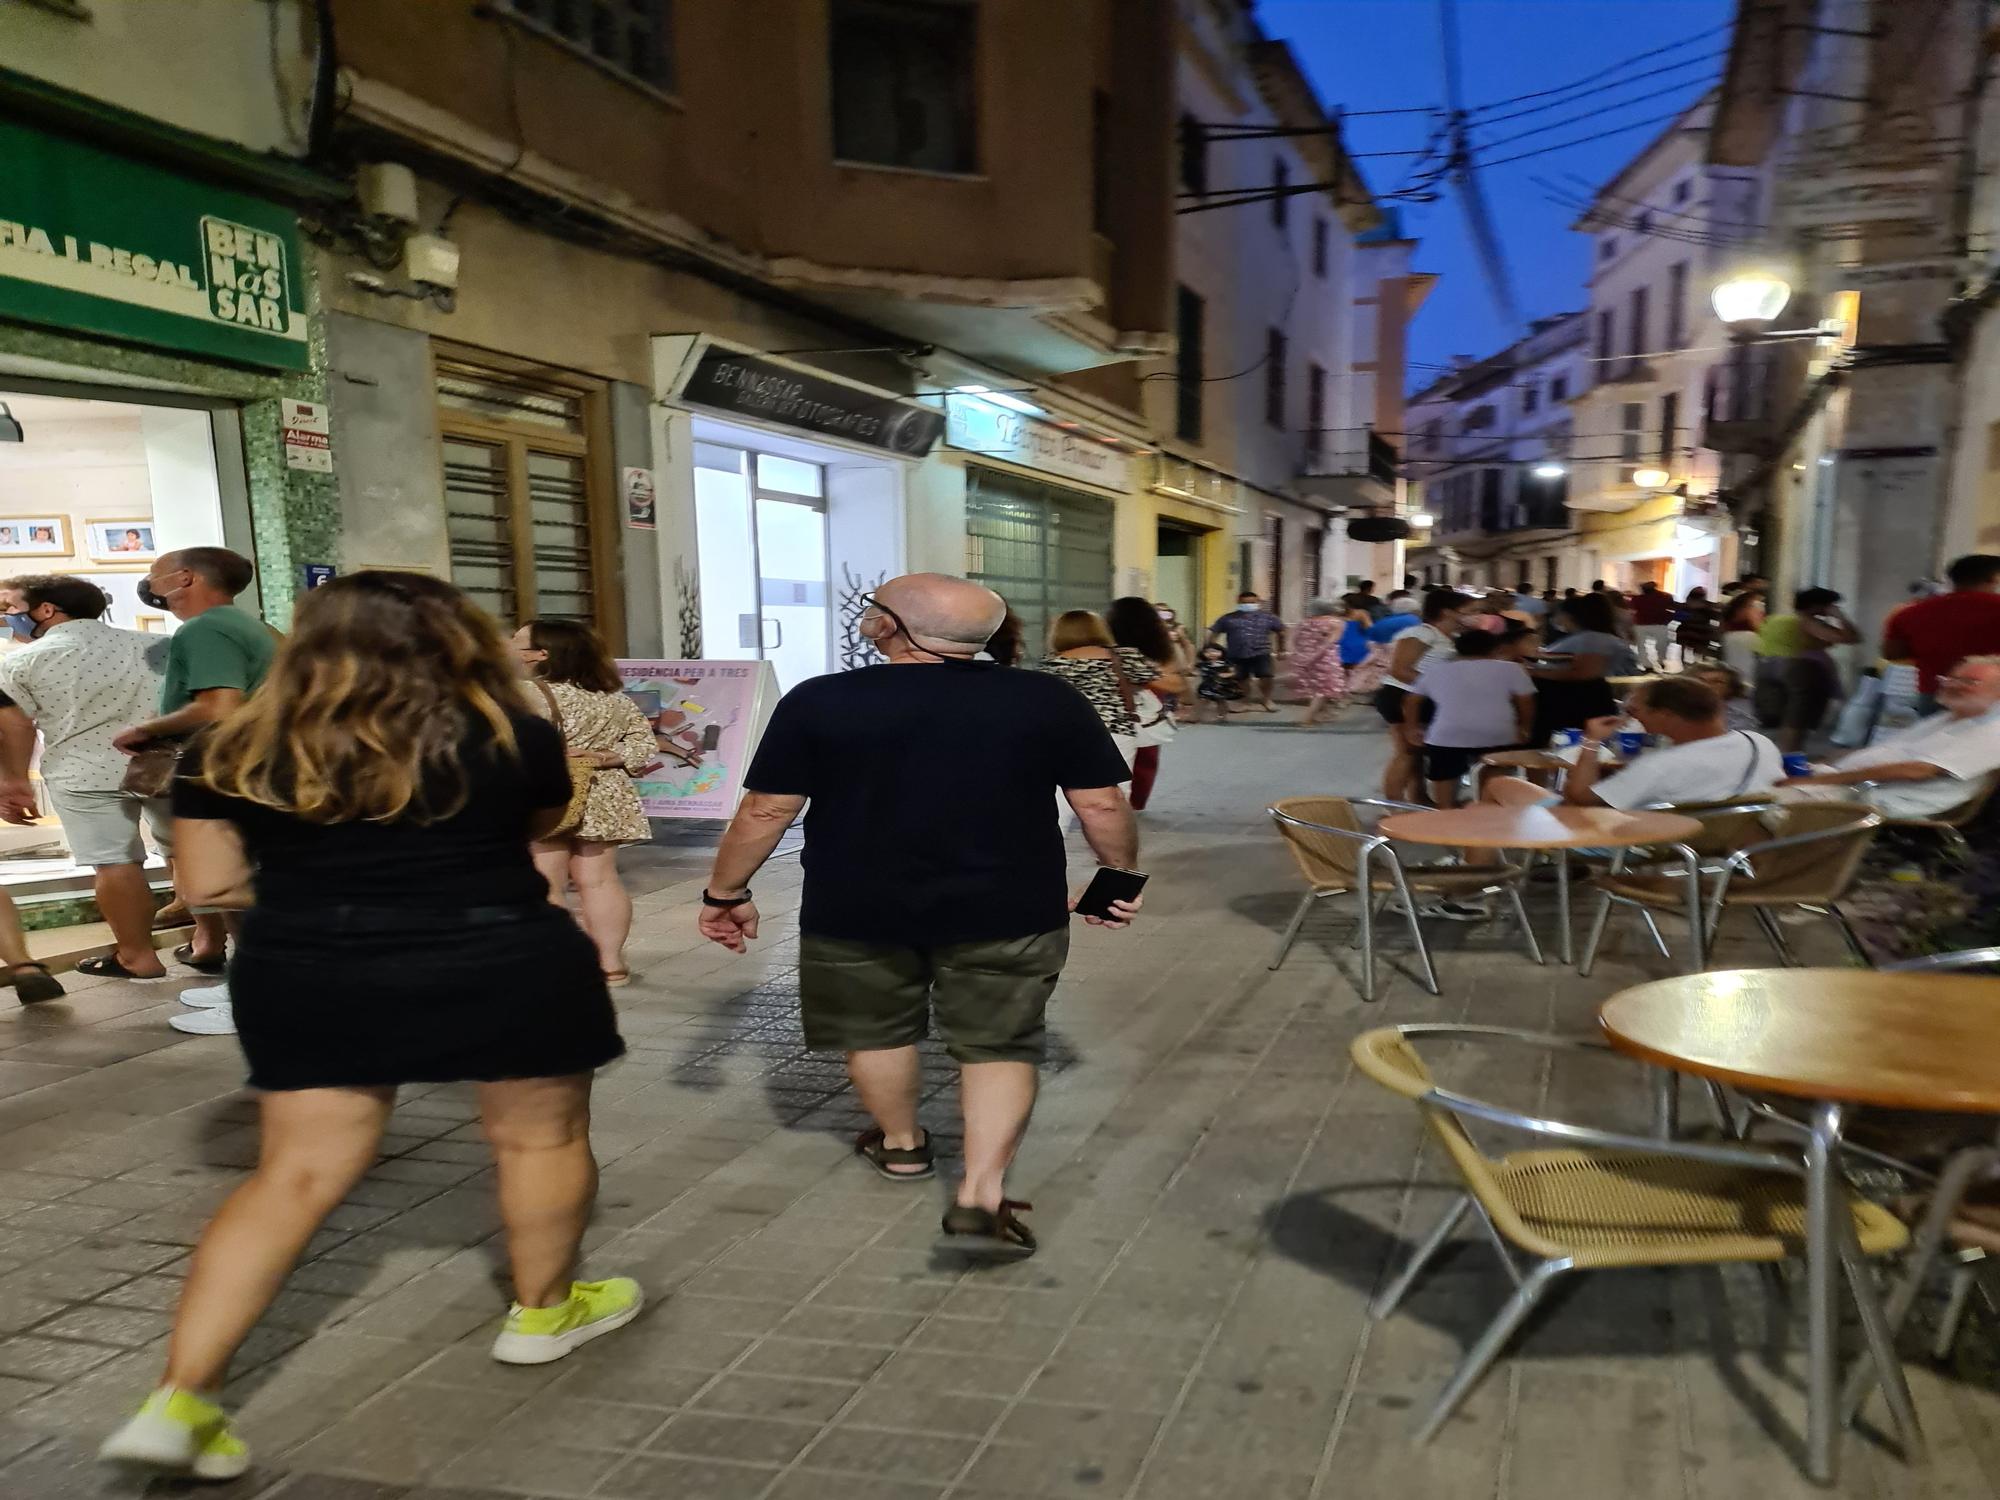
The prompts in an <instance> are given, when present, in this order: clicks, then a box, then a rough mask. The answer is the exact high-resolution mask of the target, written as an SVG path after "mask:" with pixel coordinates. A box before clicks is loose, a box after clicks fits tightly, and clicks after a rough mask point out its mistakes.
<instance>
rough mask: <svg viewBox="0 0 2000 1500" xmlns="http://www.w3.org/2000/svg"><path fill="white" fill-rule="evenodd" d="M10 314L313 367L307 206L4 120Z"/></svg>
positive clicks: (3, 291) (2, 181)
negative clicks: (305, 276) (303, 243)
mask: <svg viewBox="0 0 2000 1500" xmlns="http://www.w3.org/2000/svg"><path fill="white" fill-rule="evenodd" d="M0 317H6V318H18V319H20V320H22V321H23V322H28V323H46V324H53V325H54V326H56V327H58V328H73V329H80V330H83V331H85V332H89V333H100V334H107V335H109V336H110V337H112V338H118V339H129V340H131V341H132V342H134V343H143V344H157V345H162V346H164V347H166V348H170V349H180V350H185V351H187V352H190V353H195V354H208V355H214V356H216V357H218V358H221V359H229V360H236V361H238V362H240V363H243V364H252V365H272V366H276V367H277V368H279V369H284V370H303V369H304V368H305V367H306V315H305V288H304V287H303V286H302V285H301V284H300V280H299V238H298V220H297V218H295V217H294V216H293V215H292V214H290V213H288V212H286V211H285V210H284V209H282V208H280V207H278V206H277V205H276V204H273V203H267V202H265V201H263V200H262V199H258V198H250V197H246V196H244V195H243V194H241V193H232V192H229V191H228V190H227V189H223V188H212V187H208V186H206V185H205V184H202V183H199V182H193V181H190V180H189V179H187V178H185V177H178V176H175V175H174V174H173V173H170V172H162V171H160V170H158V169H157V168H154V167H148V166H145V165H142V164H141V163H139V162H135V161H129V160H127V159H126V158H124V157H121V156H113V155H111V154H109V153H107V152H103V151H98V150H95V149H93V148H92V147H89V146H80V145H77V144H75V143H73V142H70V141H65V140H61V139H59V138H57V137H55V136H49V135H43V134H42V133H40V132H39V131H34V130H28V129H25V128H23V127H21V126H18V125H7V124H0Z"/></svg>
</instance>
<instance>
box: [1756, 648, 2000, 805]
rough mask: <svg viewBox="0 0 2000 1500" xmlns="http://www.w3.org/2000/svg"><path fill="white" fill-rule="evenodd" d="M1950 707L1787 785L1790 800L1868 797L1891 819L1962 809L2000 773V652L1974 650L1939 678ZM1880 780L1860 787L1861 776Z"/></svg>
mask: <svg viewBox="0 0 2000 1500" xmlns="http://www.w3.org/2000/svg"><path fill="white" fill-rule="evenodd" d="M1937 701H1938V707H1939V708H1941V709H1942V710H1943V712H1942V713H1936V714H1933V715H1931V716H1930V717H1929V718H1927V719H1919V720H1917V722H1916V723H1914V724H1912V725H1910V726H1909V727H1908V728H1905V729H1898V730H1896V731H1894V732H1893V733H1890V734H1885V735H1883V736H1882V738H1880V739H1879V740H1877V741H1876V742H1875V743H1874V744H1872V745H1864V746H1863V747H1862V748H1861V749H1859V750H1854V751H1850V752H1849V753H1848V754H1846V755H1844V756H1842V757H1841V758H1840V761H1839V763H1838V764H1836V765H1833V766H1826V767H1820V768H1817V769H1815V770H1814V771H1813V773H1812V774H1811V775H1810V776H1799V777H1794V778H1793V779H1791V780H1789V781H1785V782H1783V783H1781V787H1780V792H1779V795H1780V796H1781V797H1783V798H1785V799H1786V800H1787V801H1791V800H1794V799H1807V798H1810V799H1816V800H1820V801H1832V802H1852V801H1855V800H1857V799H1859V800H1862V801H1865V802H1867V803H1868V804H1869V805H1870V806H1872V807H1873V808H1875V810H1876V811H1877V812H1879V813H1881V814H1882V815H1883V816H1884V817H1887V818H1897V819H1903V820H1911V821H1914V820H1918V819H1924V818H1938V817H1943V816H1944V815H1945V814H1947V813H1950V812H1955V811H1956V810H1957V809H1959V808H1961V807H1963V806H1964V805H1965V804H1966V803H1967V802H1969V801H1971V800H1972V799H1973V798H1974V797H1977V796H1979V795H1980V793H1981V792H1982V791H1983V790H1984V787H1985V784H1986V782H1987V780H1988V779H1989V778H1990V777H1992V776H1993V775H1994V774H1995V773H1996V772H2000V656H1968V657H1966V658H1965V660H1963V661H1961V662H1960V663H1959V664H1958V665H1957V666H1956V667H1954V668H1952V670H1951V673H1950V674H1949V675H1948V676H1944V677H1940V678H1938V681H1937ZM1863 781H1869V782H1879V783H1882V784H1881V785H1878V786H1873V787H1869V788H1866V789H1864V790H1861V791H1856V790H1855V789H1854V788H1855V783H1856V782H1863Z"/></svg>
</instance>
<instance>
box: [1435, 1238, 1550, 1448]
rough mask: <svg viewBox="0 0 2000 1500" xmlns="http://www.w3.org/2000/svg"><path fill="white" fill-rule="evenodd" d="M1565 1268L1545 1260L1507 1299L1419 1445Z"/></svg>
mask: <svg viewBox="0 0 2000 1500" xmlns="http://www.w3.org/2000/svg"><path fill="white" fill-rule="evenodd" d="M1565 1269H1566V1267H1565V1266H1564V1264H1563V1263H1562V1262H1561V1261H1555V1260H1545V1261H1543V1262H1542V1263H1541V1264H1540V1265H1538V1266H1536V1267H1535V1269H1534V1270H1532V1271H1530V1272H1529V1273H1528V1277H1527V1280H1525V1281H1523V1282H1522V1283H1521V1285H1520V1286H1519V1287H1518V1288H1516V1290H1515V1292H1514V1295H1513V1296H1511V1297H1509V1298H1508V1299H1507V1305H1506V1306H1505V1307H1503V1308H1501V1309H1500V1311H1499V1314H1498V1315H1497V1316H1496V1317H1495V1318H1494V1319H1493V1321H1492V1322H1491V1323H1489V1324H1488V1325H1487V1327H1486V1331H1485V1332H1484V1333H1482V1334H1481V1335H1480V1336H1479V1342H1478V1343H1476V1344H1474V1345H1473V1346H1472V1348H1471V1349H1469V1350H1468V1351H1466V1355H1465V1358H1464V1359H1463V1360H1462V1361H1460V1363H1459V1366H1458V1368H1457V1369H1456V1370H1454V1371H1453V1372H1452V1376H1451V1379H1450V1381H1448V1382H1447V1383H1446V1385H1445V1388H1444V1390H1443V1392H1442V1393H1441V1394H1440V1395H1439V1396H1438V1399H1437V1404H1436V1405H1434V1406H1433V1407H1432V1408H1431V1409H1430V1412H1429V1414H1428V1415H1426V1416H1425V1418H1424V1422H1423V1426H1421V1427H1419V1428H1418V1429H1417V1441H1418V1442H1420V1443H1424V1442H1428V1441H1430V1439H1431V1438H1432V1437H1433V1436H1434V1435H1435V1434H1436V1432H1437V1430H1438V1429H1439V1428H1440V1427H1442V1426H1444V1424H1445V1422H1446V1420H1447V1419H1449V1418H1450V1416H1451V1414H1452V1413H1453V1412H1454V1411H1456V1410H1457V1409H1458V1404H1459V1403H1460V1402H1461V1401H1463V1400H1464V1399H1465V1398H1466V1396H1467V1395H1468V1394H1469V1393H1470V1392H1471V1390H1472V1388H1473V1387H1474V1386H1475V1385H1477V1384H1478V1383H1479V1377H1480V1376H1482V1375H1484V1374H1485V1373H1486V1367H1487V1366H1488V1365H1490V1364H1492V1363H1493V1361H1494V1358H1495V1357H1496V1356H1497V1355H1498V1354H1499V1353H1500V1351H1501V1350H1502V1349H1503V1348H1505V1347H1506V1344H1507V1340H1508V1339H1510V1338H1512V1337H1513V1336H1514V1332H1515V1330H1516V1329H1518V1328H1519V1327H1520V1326H1521V1323H1522V1321H1523V1320H1524V1319H1526V1317H1527V1316H1528V1314H1529V1313H1531V1312H1533V1311H1534V1308H1535V1304H1536V1303H1537V1302H1539V1301H1541V1300H1542V1294H1543V1293H1544V1292H1546V1291H1547V1290H1548V1289H1549V1287H1550V1285H1551V1284H1552V1283H1553V1282H1554V1281H1555V1279H1556V1277H1558V1276H1560V1275H1561V1274H1562V1273H1563V1271H1564V1270H1565Z"/></svg>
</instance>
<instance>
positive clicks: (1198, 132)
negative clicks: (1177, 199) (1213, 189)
mask: <svg viewBox="0 0 2000 1500" xmlns="http://www.w3.org/2000/svg"><path fill="white" fill-rule="evenodd" d="M1181 190H1182V191H1183V192H1187V193H1193V194H1194V195H1195V196H1197V197H1206V196H1207V194H1208V137H1207V136H1206V135H1204V134H1203V133H1202V129H1201V121H1199V120H1197V119H1196V118H1195V117H1194V116H1193V115H1182V116H1181Z"/></svg>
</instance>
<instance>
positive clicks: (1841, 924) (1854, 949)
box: [1824, 904, 1875, 969]
mask: <svg viewBox="0 0 2000 1500" xmlns="http://www.w3.org/2000/svg"><path fill="white" fill-rule="evenodd" d="M1824 910H1825V912H1826V914H1827V916H1829V917H1831V918H1832V919H1833V925H1834V926H1836V927H1838V928H1839V929H1840V935H1841V937H1842V938H1844V939H1846V941H1847V951H1848V952H1849V953H1852V954H1853V955H1854V956H1855V957H1856V958H1857V959H1859V960H1860V961H1861V967H1862V968H1864V969H1872V968H1874V967H1875V958H1874V955H1872V954H1871V953H1869V951H1868V945H1867V944H1865V943H1863V942H1862V941H1861V934H1860V933H1858V932H1856V931H1855V930H1854V924H1853V923H1852V922H1850V921H1848V920H1847V913H1846V912H1844V911H1842V910H1841V909H1840V907H1839V906H1838V905H1831V904H1830V905H1828V906H1826V907H1825V908H1824Z"/></svg>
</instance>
